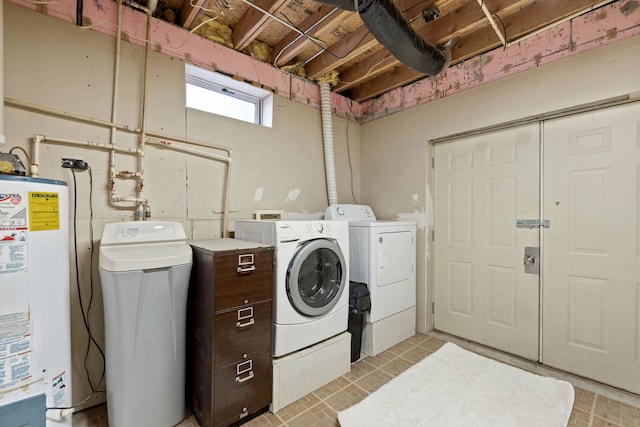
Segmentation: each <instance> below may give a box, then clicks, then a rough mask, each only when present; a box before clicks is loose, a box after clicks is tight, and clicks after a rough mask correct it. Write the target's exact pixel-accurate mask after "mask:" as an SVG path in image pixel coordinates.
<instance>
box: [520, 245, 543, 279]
mask: <svg viewBox="0 0 640 427" xmlns="http://www.w3.org/2000/svg"><path fill="white" fill-rule="evenodd" d="M539 259H540V248H538V247H536V246H525V248H524V258H523V260H522V263H523V264H524V272H525V273H529V274H537V275H539V274H540V262H539Z"/></svg>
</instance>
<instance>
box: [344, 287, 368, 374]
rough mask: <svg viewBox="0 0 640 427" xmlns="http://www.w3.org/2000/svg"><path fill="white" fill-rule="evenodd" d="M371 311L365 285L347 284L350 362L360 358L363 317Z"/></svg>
mask: <svg viewBox="0 0 640 427" xmlns="http://www.w3.org/2000/svg"><path fill="white" fill-rule="evenodd" d="M370 311H371V293H370V292H369V288H367V285H366V284H365V283H360V282H349V324H348V326H347V331H348V332H349V333H350V334H351V362H352V363H353V362H355V361H356V360H358V359H359V358H360V349H361V348H362V328H363V326H364V315H365V313H368V312H370Z"/></svg>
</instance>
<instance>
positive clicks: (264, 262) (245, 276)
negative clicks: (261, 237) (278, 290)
mask: <svg viewBox="0 0 640 427" xmlns="http://www.w3.org/2000/svg"><path fill="white" fill-rule="evenodd" d="M215 275H216V279H215V283H216V288H215V298H216V303H215V310H216V311H219V310H224V309H227V308H232V307H237V306H240V305H246V304H253V303H254V302H258V301H264V300H268V299H271V294H272V285H271V284H272V280H273V250H271V249H262V248H260V249H256V250H243V251H234V252H227V253H224V254H220V255H218V256H216V257H215Z"/></svg>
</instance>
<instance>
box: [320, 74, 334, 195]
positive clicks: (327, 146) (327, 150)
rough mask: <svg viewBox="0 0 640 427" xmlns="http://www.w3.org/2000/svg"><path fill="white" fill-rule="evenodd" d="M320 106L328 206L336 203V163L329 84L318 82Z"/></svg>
mask: <svg viewBox="0 0 640 427" xmlns="http://www.w3.org/2000/svg"><path fill="white" fill-rule="evenodd" d="M320 108H321V111H322V141H323V146H324V170H325V175H326V180H327V195H328V197H329V206H333V205H337V204H338V191H337V190H336V165H335V158H334V154H333V121H332V114H331V84H330V83H329V82H324V83H321V84H320Z"/></svg>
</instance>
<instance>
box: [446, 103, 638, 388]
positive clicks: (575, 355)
mask: <svg viewBox="0 0 640 427" xmlns="http://www.w3.org/2000/svg"><path fill="white" fill-rule="evenodd" d="M539 129H540V126H539V125H538V124H532V125H527V126H522V127H518V128H511V129H508V130H501V131H496V132H494V133H490V134H483V135H481V136H475V137H468V138H465V139H460V140H455V141H451V142H447V143H440V144H437V145H436V147H435V207H436V210H435V245H434V247H435V255H434V257H435V263H434V266H435V272H434V278H435V285H434V301H435V328H436V329H438V330H442V331H445V332H448V333H451V334H453V335H457V336H460V337H462V338H466V339H469V340H472V341H476V342H479V343H482V344H486V345H489V346H491V347H494V348H496V349H500V350H503V351H507V352H509V353H513V354H516V355H519V356H523V357H526V358H529V359H533V360H539V361H540V362H542V363H543V364H545V365H548V366H552V367H556V368H559V369H562V370H565V371H568V372H572V373H575V374H578V375H581V376H584V377H587V378H591V379H594V380H596V381H600V382H603V383H606V384H610V385H613V386H615V387H619V388H622V389H625V390H629V391H632V392H635V393H640V104H637V103H635V104H628V105H624V106H618V107H611V108H608V109H604V110H597V111H593V112H589V113H582V114H577V115H573V116H567V117H564V118H559V119H554V120H549V121H545V122H544V123H543V126H542V129H543V132H542V135H540V132H539ZM540 146H542V153H543V158H542V168H541V167H540V160H539V156H538V153H539V152H540V149H539V147H540ZM508 147H511V148H508ZM509 150H511V152H512V154H511V155H510V156H508V155H506V154H505V153H507V152H508V151H509ZM499 152H500V153H502V154H503V155H502V156H500V157H498V156H497V155H496V154H495V153H499ZM499 159H501V162H499V161H497V160H499ZM540 171H542V174H540ZM540 213H542V217H540ZM518 219H525V220H528V219H537V220H540V221H542V220H548V221H549V225H550V226H549V228H533V229H526V228H517V227H516V220H518ZM525 246H539V247H540V257H539V261H541V275H540V276H536V275H533V274H527V273H524V260H525V259H524V258H525V257H524V247H525ZM538 279H539V282H538ZM538 289H540V292H541V295H539V294H538ZM539 301H542V305H539ZM538 310H539V312H540V313H542V322H541V324H542V328H541V329H540V328H539V325H540V321H539V318H538ZM539 345H541V348H539V347H538V346H539ZM539 349H540V350H541V351H540V352H538V350H539ZM539 355H540V356H541V357H539Z"/></svg>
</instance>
